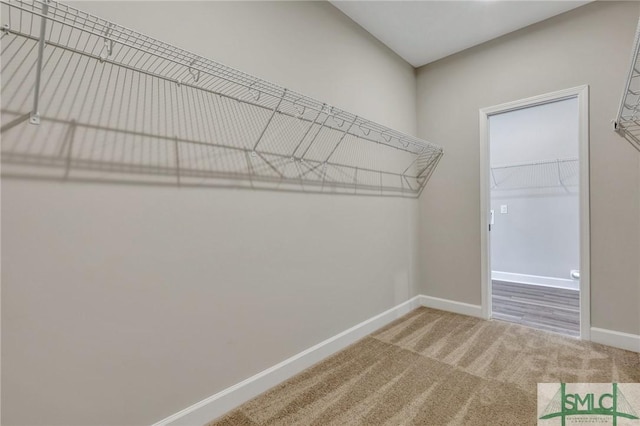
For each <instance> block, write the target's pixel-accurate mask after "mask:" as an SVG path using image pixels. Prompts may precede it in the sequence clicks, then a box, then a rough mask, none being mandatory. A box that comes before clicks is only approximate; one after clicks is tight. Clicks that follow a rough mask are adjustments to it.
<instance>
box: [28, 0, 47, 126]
mask: <svg viewBox="0 0 640 426" xmlns="http://www.w3.org/2000/svg"><path fill="white" fill-rule="evenodd" d="M47 13H49V0H45V1H44V2H43V3H42V16H41V17H40V39H39V40H38V63H37V65H36V84H35V86H34V89H33V109H32V110H31V114H30V115H29V123H31V124H35V125H38V124H40V110H39V103H40V80H41V77H42V58H43V56H44V43H45V41H44V37H45V32H46V31H47Z"/></svg>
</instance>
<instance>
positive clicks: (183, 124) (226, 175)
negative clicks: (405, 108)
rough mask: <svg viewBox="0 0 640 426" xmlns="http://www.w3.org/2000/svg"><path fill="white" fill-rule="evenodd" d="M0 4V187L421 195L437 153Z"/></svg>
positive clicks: (92, 20) (34, 1) (168, 51)
mask: <svg viewBox="0 0 640 426" xmlns="http://www.w3.org/2000/svg"><path fill="white" fill-rule="evenodd" d="M0 3H1V6H2V21H3V22H2V24H3V27H2V33H1V37H2V39H1V45H2V74H1V77H2V128H1V133H2V164H3V169H2V174H3V176H5V177H30V178H43V179H50V178H54V179H79V180H106V181H126V182H129V181H132V180H133V181H134V182H138V181H143V182H145V183H169V184H178V185H212V186H231V187H248V188H260V189H273V190H291V191H302V192H332V193H344V194H356V195H391V196H403V197H418V196H419V195H420V193H421V191H422V189H423V188H424V186H425V185H426V183H427V181H428V180H429V177H430V176H431V174H432V173H433V171H434V169H435V167H436V165H437V163H438V161H439V160H440V158H441V156H442V148H440V147H439V146H437V145H434V144H431V143H428V142H426V141H423V140H421V139H417V138H415V137H412V136H409V135H406V134H403V133H400V132H398V131H395V130H392V129H389V128H387V127H385V126H382V125H380V124H377V123H374V122H371V121H369V120H366V119H364V118H362V117H359V116H356V115H354V114H351V113H349V112H346V111H343V110H341V109H338V108H336V107H333V106H331V105H328V104H326V103H323V102H320V101H317V100H315V99H312V98H310V97H307V96H304V95H301V94H299V93H296V92H294V91H291V90H287V89H285V88H283V87H280V86H278V85H276V84H272V83H269V82H267V81H264V80H261V79H259V78H256V77H253V76H251V75H248V74H246V73H243V72H240V71H237V70H235V69H233V68H230V67H227V66H225V65H222V64H219V63H217V62H214V61H212V60H209V59H206V58H204V57H202V56H198V55H196V54H194V53H191V52H188V51H186V50H183V49H180V48H178V47H175V46H172V45H170V44H167V43H164V42H161V41H158V40H156V39H153V38H151V37H148V36H145V35H143V34H140V33H138V32H136V31H133V30H130V29H127V28H124V27H122V26H120V25H117V24H115V23H112V22H109V21H106V20H104V19H101V18H98V17H95V16H93V15H91V14H88V13H85V12H82V11H80V10H78V9H74V8H72V7H70V6H67V5H65V4H62V3H58V2H54V1H44V0H0ZM29 123H30V124H29Z"/></svg>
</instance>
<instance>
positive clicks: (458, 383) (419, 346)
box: [210, 308, 640, 426]
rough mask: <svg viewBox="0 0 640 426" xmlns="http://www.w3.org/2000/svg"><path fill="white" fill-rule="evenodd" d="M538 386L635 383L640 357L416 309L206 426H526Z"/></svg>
mask: <svg viewBox="0 0 640 426" xmlns="http://www.w3.org/2000/svg"><path fill="white" fill-rule="evenodd" d="M538 382H565V383H576V382H597V383H608V382H619V383H623V382H640V354H637V353H635V352H629V351H624V350H620V349H614V348H610V347H607V346H602V345H598V344H593V343H588V342H582V341H580V340H576V339H572V338H568V337H563V336H559V335H555V334H551V333H546V332H543V331H538V330H533V329H530V328H526V327H523V326H520V325H517V324H509V323H504V322H500V321H484V320H481V319H478V318H473V317H467V316H462V315H457V314H452V313H448V312H443V311H437V310H434V309H428V308H419V309H416V310H415V311H413V312H411V313H409V314H408V315H406V316H404V317H403V318H400V319H399V320H397V321H395V322H393V323H392V324H390V325H388V326H386V327H384V328H382V329H380V330H378V331H377V332H375V333H373V334H372V335H370V336H368V337H366V338H364V339H362V340H361V341H359V342H357V343H355V344H354V345H352V346H350V347H348V348H346V349H345V350H343V351H341V352H339V353H337V354H336V355H334V356H331V357H329V358H327V359H326V360H324V361H322V362H320V363H318V364H316V365H315V366H313V367H311V368H309V369H307V370H305V371H303V372H302V373H300V374H298V375H297V376H295V377H293V378H291V379H290V380H288V381H286V382H284V383H282V384H280V385H278V386H276V387H275V388H273V389H271V390H269V391H267V392H265V393H264V394H262V395H260V396H258V397H257V398H255V399H253V400H252V401H249V402H247V403H246V404H244V405H242V406H241V407H239V408H238V409H236V410H234V411H232V412H230V413H228V414H227V415H226V416H224V417H222V418H220V419H218V420H216V421H214V422H212V423H210V426H214V425H215V426H223V425H405V424H407V425H409V424H411V425H445V424H453V425H519V426H520V425H535V424H536V410H537V402H536V384H537V383H538Z"/></svg>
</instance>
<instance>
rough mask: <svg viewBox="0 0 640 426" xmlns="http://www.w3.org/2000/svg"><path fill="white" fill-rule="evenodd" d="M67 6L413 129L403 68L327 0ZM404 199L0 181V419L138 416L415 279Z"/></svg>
mask: <svg viewBox="0 0 640 426" xmlns="http://www.w3.org/2000/svg"><path fill="white" fill-rule="evenodd" d="M75 5H76V6H77V7H80V8H83V9H86V10H88V11H91V12H93V13H95V14H97V15H99V16H103V17H105V18H108V19H112V20H115V21H117V22H119V23H121V24H123V25H125V26H129V27H132V28H134V29H137V30H139V31H142V32H144V33H148V34H149V35H152V36H155V37H158V38H160V39H162V40H166V41H169V42H172V43H174V44H176V45H178V46H183V47H185V48H188V49H190V50H193V51H195V52H197V53H199V54H202V55H204V56H207V57H211V58H213V59H216V60H218V61H220V62H222V63H225V64H227V65H230V66H233V67H236V68H238V69H241V70H243V71H246V72H249V73H252V74H254V75H256V76H258V77H262V78H265V79H268V80H271V81H274V82H276V83H279V84H281V85H283V86H285V87H287V88H289V89H293V90H296V91H300V92H302V93H305V94H309V95H311V96H314V97H317V98H319V99H321V100H323V101H326V102H329V103H330V104H333V105H335V106H337V107H340V108H344V109H346V110H349V111H352V112H354V113H356V114H359V115H361V116H364V117H367V118H369V119H372V120H375V121H379V122H381V123H383V124H386V125H389V126H391V127H394V128H396V129H398V130H401V131H404V132H407V133H412V134H414V133H415V130H416V115H415V93H416V85H415V76H414V70H413V68H412V67H411V66H409V65H408V64H406V63H405V62H404V61H402V60H401V59H400V58H399V57H397V56H396V55H395V54H393V53H392V52H391V51H389V50H388V49H387V48H386V47H384V46H383V45H382V44H381V43H379V42H377V41H375V40H374V39H373V38H372V37H371V36H370V35H369V34H368V33H366V32H365V31H364V30H362V29H361V28H359V27H358V26H356V25H355V24H354V23H353V22H352V21H351V20H349V19H348V18H347V17H345V16H344V15H342V14H341V13H340V12H339V11H338V10H337V9H335V8H334V7H333V6H331V5H330V4H329V3H325V2H309V3H307V2H264V3H244V2H235V3H224V2H194V3H186V2H185V3H180V4H178V2H145V3H131V2H91V3H76V4H75ZM416 211H417V202H416V201H415V200H399V199H387V198H372V197H366V198H363V197H348V196H331V195H308V194H290V193H274V192H251V191H233V190H217V189H193V188H192V189H189V188H180V189H178V188H175V187H162V188H158V187H144V186H135V185H129V186H125V185H91V184H79V183H67V184H64V183H54V182H40V183H37V182H25V181H9V180H4V181H3V182H2V367H3V368H2V373H3V375H2V391H3V392H2V408H3V410H2V423H3V424H12V425H14V424H31V425H36V424H48V425H54V424H65V425H71V424H78V425H79V424H82V425H89V424H101V425H104V424H112V425H115V424H127V425H131V424H149V423H152V422H154V421H157V420H160V419H161V418H163V417H165V416H167V415H170V414H173V413H174V412H176V411H178V410H181V409H183V408H185V407H187V406H189V405H191V404H193V403H195V402H197V401H199V400H201V399H203V398H206V397H208V396H210V395H212V394H214V393H216V392H218V391H220V390H222V389H224V388H226V387H228V386H230V385H233V384H235V383H237V382H239V381H241V380H243V379H245V378H247V377H249V376H251V375H253V374H255V373H258V372H260V371H261V370H263V369H265V368H267V367H270V366H272V365H274V364H276V363H278V362H280V361H282V360H283V359H285V358H287V357H289V356H291V355H294V354H296V353H298V352H300V351H302V350H304V349H306V348H308V347H310V346H312V345H314V344H316V343H318V342H320V341H322V340H324V339H326V338H328V337H330V336H333V335H335V334H336V333H338V332H340V331H343V330H345V329H346V328H348V327H351V326H353V325H355V324H357V323H358V322H360V321H363V320H365V319H367V318H370V317H371V316H373V315H375V314H378V313H380V312H382V311H384V310H386V309H388V308H390V307H391V306H394V305H396V304H398V303H400V302H402V301H404V300H407V299H408V298H409V297H410V296H411V295H413V294H415V293H416V291H415V288H414V287H413V282H414V275H415V274H414V271H413V266H414V263H413V262H414V255H415V247H416V246H417V239H416V237H415V235H414V230H415V229H416V227H417V224H416V220H417V216H416Z"/></svg>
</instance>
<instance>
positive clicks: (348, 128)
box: [324, 115, 358, 163]
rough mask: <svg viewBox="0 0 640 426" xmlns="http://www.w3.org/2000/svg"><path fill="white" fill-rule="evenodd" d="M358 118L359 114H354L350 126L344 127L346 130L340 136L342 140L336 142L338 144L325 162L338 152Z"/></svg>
mask: <svg viewBox="0 0 640 426" xmlns="http://www.w3.org/2000/svg"><path fill="white" fill-rule="evenodd" d="M357 119H358V116H357V115H356V116H354V117H353V120H351V124H349V127H347V128H345V129H344V131H343V132H342V135H341V136H340V140H338V143H337V144H336V146H334V147H333V149H332V150H331V152H330V153H329V155H328V156H327V158H326V159H325V160H324V162H325V163H326V162H327V161H329V160H330V159H331V156H332V155H333V153H334V152H336V149H338V147H339V146H340V144H341V143H342V141H343V140H344V138H345V136H347V133H349V130H351V128H352V127H353V125H354V124H355V122H356V120H357Z"/></svg>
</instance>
